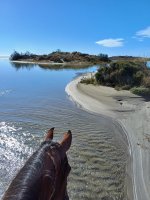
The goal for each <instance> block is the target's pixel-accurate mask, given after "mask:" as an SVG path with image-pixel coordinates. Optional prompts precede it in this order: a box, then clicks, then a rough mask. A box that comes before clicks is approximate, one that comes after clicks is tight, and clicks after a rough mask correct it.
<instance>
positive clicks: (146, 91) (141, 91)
mask: <svg viewBox="0 0 150 200" xmlns="http://www.w3.org/2000/svg"><path fill="white" fill-rule="evenodd" d="M131 92H132V93H133V94H137V95H141V96H149V95H150V89H149V88H145V87H133V88H132V89H131Z"/></svg>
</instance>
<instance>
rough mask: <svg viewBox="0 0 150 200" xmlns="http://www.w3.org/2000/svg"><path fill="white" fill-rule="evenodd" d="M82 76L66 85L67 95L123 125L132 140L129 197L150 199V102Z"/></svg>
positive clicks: (92, 110)
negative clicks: (84, 80)
mask: <svg viewBox="0 0 150 200" xmlns="http://www.w3.org/2000/svg"><path fill="white" fill-rule="evenodd" d="M80 79H81V77H78V78H77V79H75V80H73V81H72V82H71V83H69V84H68V85H67V86H66V92H67V94H68V95H69V96H70V97H71V98H72V99H73V100H74V101H75V102H76V103H78V104H80V105H81V106H82V107H83V108H84V109H86V110H88V111H90V112H95V113H99V114H103V115H105V116H108V117H111V118H113V119H114V120H116V121H117V122H119V124H121V126H122V127H123V129H124V131H125V133H126V135H127V137H128V140H129V145H130V152H131V160H132V162H131V167H130V166H129V167H128V168H129V169H128V172H129V176H131V178H132V181H131V182H130V183H129V187H128V196H129V199H133V197H132V192H133V196H134V200H150V190H149V188H150V102H146V101H145V100H144V99H143V98H141V97H139V96H137V95H133V94H131V93H130V92H129V91H116V90H114V89H113V88H110V87H104V86H93V85H84V84H80V83H79V81H80ZM130 168H131V169H130ZM131 186H132V187H131ZM131 189H132V191H131Z"/></svg>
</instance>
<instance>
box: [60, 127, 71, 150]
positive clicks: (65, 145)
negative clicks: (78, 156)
mask: <svg viewBox="0 0 150 200" xmlns="http://www.w3.org/2000/svg"><path fill="white" fill-rule="evenodd" d="M71 142H72V133H71V131H70V130H69V131H68V132H67V133H64V136H63V139H62V141H61V142H60V145H61V147H62V149H63V151H64V153H66V151H68V150H69V148H70V146H71Z"/></svg>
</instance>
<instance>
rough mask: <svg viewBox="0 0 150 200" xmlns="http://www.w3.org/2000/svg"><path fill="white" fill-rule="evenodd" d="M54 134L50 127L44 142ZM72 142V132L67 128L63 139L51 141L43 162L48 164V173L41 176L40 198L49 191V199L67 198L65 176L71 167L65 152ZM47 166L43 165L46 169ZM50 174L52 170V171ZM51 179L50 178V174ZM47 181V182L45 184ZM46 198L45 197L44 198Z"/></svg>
mask: <svg viewBox="0 0 150 200" xmlns="http://www.w3.org/2000/svg"><path fill="white" fill-rule="evenodd" d="M53 135H54V128H51V129H50V130H49V131H48V132H47V134H46V137H45V142H49V141H52V140H53ZM45 142H44V143H45ZM71 142H72V134H71V131H70V130H69V131H68V132H66V133H64V135H63V139H62V140H61V141H60V142H58V143H53V144H52V148H51V150H50V151H47V157H46V161H45V164H46V165H47V166H50V168H49V172H50V174H49V175H50V177H49V175H48V176H47V173H45V175H44V176H43V177H44V179H43V187H42V188H43V190H44V191H41V195H42V196H41V199H42V200H43V195H44V194H45V196H47V194H48V193H49V198H48V200H50V199H55V200H68V199H69V197H68V194H67V177H68V175H69V172H70V170H71V167H70V165H69V163H68V159H67V155H66V152H67V151H68V150H69V148H70V146H71ZM47 166H45V168H46V170H47ZM54 171H55V173H53V174H52V172H54ZM54 174H55V177H53V180H52V178H51V177H52V176H54ZM47 182H48V184H47ZM45 199H46V198H45Z"/></svg>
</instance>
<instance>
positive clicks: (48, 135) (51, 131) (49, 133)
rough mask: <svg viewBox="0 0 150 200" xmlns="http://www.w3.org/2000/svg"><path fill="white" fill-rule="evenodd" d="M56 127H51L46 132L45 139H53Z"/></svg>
mask: <svg viewBox="0 0 150 200" xmlns="http://www.w3.org/2000/svg"><path fill="white" fill-rule="evenodd" d="M54 129H55V128H54V127H53V128H51V129H49V130H48V132H47V134H46V136H45V141H46V140H49V139H50V140H52V139H53V135H54Z"/></svg>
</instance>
